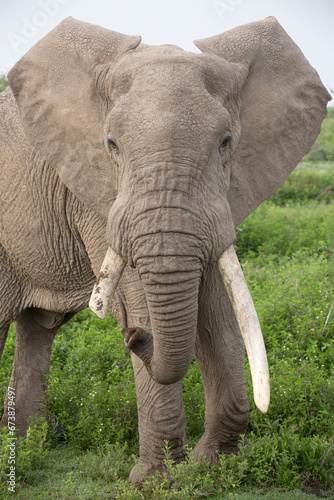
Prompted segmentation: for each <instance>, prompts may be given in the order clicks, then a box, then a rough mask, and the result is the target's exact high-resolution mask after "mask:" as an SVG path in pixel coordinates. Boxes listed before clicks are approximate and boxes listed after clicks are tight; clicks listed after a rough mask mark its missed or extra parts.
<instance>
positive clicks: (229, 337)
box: [194, 265, 249, 463]
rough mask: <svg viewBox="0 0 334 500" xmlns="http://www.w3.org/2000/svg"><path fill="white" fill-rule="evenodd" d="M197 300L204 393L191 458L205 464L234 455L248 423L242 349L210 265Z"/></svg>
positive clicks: (224, 294)
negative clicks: (201, 423)
mask: <svg viewBox="0 0 334 500" xmlns="http://www.w3.org/2000/svg"><path fill="white" fill-rule="evenodd" d="M202 285H203V286H202V289H201V293H200V297H199V320H198V335H197V340H196V356H197V360H198V364H199V367H200V370H201V374H202V380H203V385H204V391H205V433H204V435H203V436H202V438H201V439H200V441H199V442H198V444H197V446H196V448H195V450H194V456H195V458H196V459H197V460H200V459H201V455H204V456H205V457H206V458H207V459H208V461H209V463H214V462H216V461H217V460H218V455H219V453H221V452H224V453H236V452H237V451H238V443H239V440H240V435H241V434H243V433H244V432H245V430H246V427H247V424H248V413H249V404H248V399H247V393H246V387H245V369H244V352H245V350H244V344H243V340H242V337H241V333H240V330H239V326H238V324H237V321H236V318H235V315H234V311H233V308H232V306H231V303H230V300H229V298H228V294H227V291H226V289H225V287H224V285H223V283H222V280H221V277H220V274H219V271H218V268H217V266H216V265H212V266H208V268H207V270H206V272H205V273H204V276H203V281H202Z"/></svg>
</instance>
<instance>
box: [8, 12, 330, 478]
mask: <svg viewBox="0 0 334 500" xmlns="http://www.w3.org/2000/svg"><path fill="white" fill-rule="evenodd" d="M196 45H197V47H198V48H199V49H200V50H201V51H202V53H196V54H194V53H188V52H185V51H183V50H182V49H180V48H178V47H176V46H172V45H165V46H158V47H157V46H147V45H143V44H141V38H140V37H137V36H126V35H123V34H120V33H116V32H113V31H109V30H106V29H103V28H101V27H98V26H94V25H91V24H88V23H84V22H81V21H77V20H75V19H72V18H67V19H65V20H64V21H62V22H61V23H60V24H59V25H58V26H57V27H56V28H55V29H54V30H53V31H51V32H50V33H49V34H48V35H47V36H46V37H45V38H43V39H42V40H40V41H39V42H38V43H37V44H36V45H35V46H34V47H33V48H32V49H31V50H30V51H29V52H28V53H27V54H26V55H25V56H24V57H23V58H22V59H21V60H20V61H19V62H18V63H17V64H16V65H15V66H14V68H13V69H12V70H11V71H10V73H9V75H8V80H9V84H10V89H7V90H6V91H5V92H3V93H2V94H1V96H0V106H1V123H0V127H1V133H0V139H1V162H2V163H1V171H0V176H1V183H0V194H1V207H0V210H1V212H0V213H1V236H0V264H1V284H0V290H1V303H0V333H1V344H0V347H1V351H2V349H3V346H4V343H5V340H6V335H7V331H8V327H9V324H10V323H11V322H12V321H15V323H16V334H17V336H16V350H15V358H14V365H13V372H12V378H11V382H10V386H11V387H13V388H14V389H15V391H16V425H17V427H18V429H19V431H20V432H21V433H22V434H24V433H25V432H26V429H27V418H28V416H30V415H34V414H40V413H43V411H44V405H43V403H44V392H43V391H44V377H45V375H46V374H47V372H48V369H49V364H50V352H51V345H52V341H53V339H54V336H55V335H56V333H57V330H58V328H59V327H60V325H62V324H64V323H65V322H66V321H67V320H68V319H69V318H70V317H71V316H72V315H73V314H74V313H75V312H77V311H79V310H81V309H82V308H85V307H86V306H87V305H88V303H89V299H90V296H91V300H90V305H91V308H92V309H93V310H94V311H95V312H96V313H97V314H98V315H99V316H100V317H104V316H105V314H106V312H107V310H108V309H111V310H112V311H113V313H114V315H115V317H116V318H117V320H118V322H119V323H120V324H121V326H122V333H123V336H124V342H125V345H126V346H127V347H128V348H129V350H130V352H131V358H132V362H133V367H134V374H135V380H136V391H137V400H138V417H139V431H140V456H139V462H138V464H137V465H136V466H135V467H134V469H133V470H132V472H131V475H130V480H131V481H133V482H138V483H140V482H141V481H142V478H143V476H142V474H143V473H144V472H146V473H152V472H153V471H155V470H161V469H162V468H163V464H162V460H163V454H162V451H161V448H162V447H163V446H164V440H166V439H167V440H169V446H170V448H171V455H172V458H173V459H174V460H175V462H178V461H180V460H182V459H184V457H185V455H186V452H185V437H184V422H185V414H184V408H183V403H182V382H181V380H182V377H183V376H184V375H185V374H186V372H187V370H188V368H189V365H190V362H191V360H192V357H193V355H194V353H196V356H197V359H198V363H199V366H200V369H201V373H202V378H203V384H204V390H205V400H206V416H205V433H204V435H203V437H202V438H201V440H200V441H199V443H198V445H197V447H196V448H195V457H197V458H199V457H200V455H201V454H203V455H204V456H206V457H207V458H208V460H209V462H210V463H212V462H214V461H215V460H216V459H217V452H222V451H224V452H235V451H236V450H237V445H238V440H239V438H240V434H242V433H243V432H244V431H245V429H246V426H247V423H248V411H249V405H248V400H247V394H246V389H245V380H244V379H245V375H244V343H243V339H242V336H241V334H242V335H243V337H244V342H245V344H246V348H247V352H248V356H249V358H250V364H251V370H252V377H253V385H254V394H255V400H256V403H257V405H258V406H259V408H260V409H261V410H262V411H264V412H265V411H266V410H267V407H268V404H269V376H268V367H267V360H266V355H265V348H264V343H263V339H262V334H261V330H260V327H259V324H258V320H257V317H256V313H255V309H254V306H253V303H252V300H251V297H250V294H249V291H248V289H247V285H246V283H245V280H244V278H243V275H242V271H241V268H240V265H239V264H238V261H237V258H236V255H235V252H234V249H233V243H234V241H235V228H236V226H237V225H238V224H239V223H240V222H241V221H242V220H243V219H244V218H245V217H247V215H248V214H249V213H250V212H251V211H252V210H254V209H255V208H256V207H257V206H258V205H259V204H260V203H261V202H262V201H263V200H265V199H266V198H268V197H269V196H270V195H271V194H272V193H273V192H274V191H275V190H276V189H277V188H278V187H279V186H280V185H282V184H283V182H284V181H285V179H286V178H287V176H288V175H289V173H290V172H291V171H292V170H293V168H294V167H295V166H296V164H297V163H298V162H299V161H300V160H301V159H302V157H303V155H304V154H305V152H306V151H307V150H308V148H309V147H310V146H311V144H312V143H313V142H314V140H315V138H316V137H317V135H318V133H319V131H320V124H321V122H322V120H323V118H324V116H325V114H326V104H327V101H328V100H329V99H330V97H329V95H328V93H327V91H326V90H325V88H324V87H323V85H322V83H321V81H320V79H319V77H318V75H317V73H316V71H315V70H314V69H313V68H312V67H311V66H310V65H309V63H308V61H307V60H306V59H305V57H304V56H303V54H302V53H301V51H300V50H299V48H298V47H297V46H296V45H295V44H294V42H293V41H292V40H291V39H290V38H289V36H288V35H287V34H286V32H285V31H284V30H283V28H282V27H281V26H280V25H279V23H278V22H277V21H276V20H275V19H274V18H272V17H270V18H267V19H265V20H263V21H259V22H255V23H251V24H248V25H245V26H242V27H238V28H236V29H233V30H231V31H228V32H226V33H223V34H221V35H217V36H214V37H212V38H208V39H205V40H200V41H197V42H196ZM217 264H218V265H217ZM222 277H223V279H222ZM96 279H97V281H96ZM95 282H96V284H95V286H94V283H95ZM92 290H93V293H92ZM7 417H8V415H7V404H6V403H5V411H4V414H3V417H2V425H5V424H6V423H7Z"/></svg>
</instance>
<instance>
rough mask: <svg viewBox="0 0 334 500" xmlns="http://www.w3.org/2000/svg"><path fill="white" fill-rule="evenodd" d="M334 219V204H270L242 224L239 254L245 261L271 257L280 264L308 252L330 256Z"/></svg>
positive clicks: (238, 232) (238, 243) (333, 248)
mask: <svg viewBox="0 0 334 500" xmlns="http://www.w3.org/2000/svg"><path fill="white" fill-rule="evenodd" d="M333 219H334V204H323V203H316V202H313V203H308V204H307V206H305V205H304V206H298V205H297V206H287V207H278V206H276V205H274V204H273V203H272V202H270V201H266V202H264V203H262V205H260V207H258V208H257V209H256V210H255V211H254V212H253V213H251V214H250V215H249V216H248V217H247V219H246V220H245V221H244V222H243V223H242V224H241V225H240V227H239V231H237V242H236V249H237V253H238V255H239V258H241V259H243V260H245V259H246V260H247V259H251V258H253V257H256V256H258V255H261V256H262V257H263V256H264V255H271V256H273V258H274V259H276V261H278V259H279V258H281V257H291V256H292V255H293V254H295V253H296V252H298V251H299V250H301V249H307V251H308V252H309V253H313V252H315V253H317V254H318V255H322V254H325V255H326V256H328V257H329V256H330V255H331V254H332V253H333V251H334V232H333V229H332V224H331V222H330V221H332V220H333Z"/></svg>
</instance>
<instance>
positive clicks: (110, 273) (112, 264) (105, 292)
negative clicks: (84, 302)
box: [89, 247, 126, 319]
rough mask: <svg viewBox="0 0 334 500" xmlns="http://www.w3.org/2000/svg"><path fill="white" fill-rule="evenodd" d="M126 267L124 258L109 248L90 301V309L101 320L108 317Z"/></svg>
mask: <svg viewBox="0 0 334 500" xmlns="http://www.w3.org/2000/svg"><path fill="white" fill-rule="evenodd" d="M125 265H126V262H125V261H124V260H123V259H122V257H120V256H119V255H117V253H116V252H114V250H113V249H112V248H110V247H109V248H108V250H107V253H106V256H105V258H104V261H103V263H102V267H101V271H100V274H99V276H98V278H97V282H96V284H95V285H94V289H93V293H92V295H91V298H90V301H89V307H90V308H91V310H92V311H93V312H94V313H95V314H97V315H98V317H99V318H101V319H104V318H105V317H106V316H107V313H108V307H109V304H110V302H111V299H112V297H113V295H114V293H115V290H116V288H117V285H118V283H119V280H120V279H121V276H122V273H123V271H124V267H125Z"/></svg>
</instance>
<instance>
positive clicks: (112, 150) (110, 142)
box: [107, 137, 118, 153]
mask: <svg viewBox="0 0 334 500" xmlns="http://www.w3.org/2000/svg"><path fill="white" fill-rule="evenodd" d="M107 147H108V150H109V151H110V153H118V146H117V144H116V142H115V141H114V140H113V139H111V138H110V137H108V138H107Z"/></svg>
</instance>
